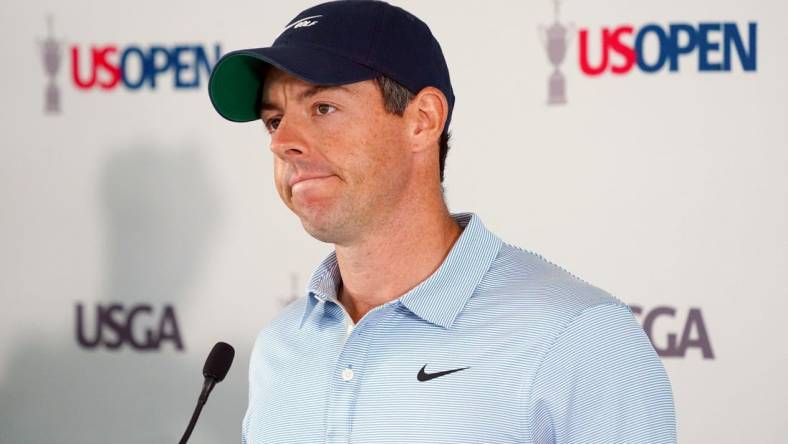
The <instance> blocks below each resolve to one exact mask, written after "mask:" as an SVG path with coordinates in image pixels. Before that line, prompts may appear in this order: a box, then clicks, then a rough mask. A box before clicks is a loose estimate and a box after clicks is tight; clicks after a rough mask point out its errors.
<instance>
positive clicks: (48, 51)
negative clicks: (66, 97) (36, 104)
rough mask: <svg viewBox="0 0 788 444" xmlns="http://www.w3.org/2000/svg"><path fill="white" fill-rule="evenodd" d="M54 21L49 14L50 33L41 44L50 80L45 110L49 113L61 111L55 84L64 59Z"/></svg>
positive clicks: (48, 27) (45, 99) (45, 94)
mask: <svg viewBox="0 0 788 444" xmlns="http://www.w3.org/2000/svg"><path fill="white" fill-rule="evenodd" d="M52 22H53V20H52V16H51V15H48V16H47V30H48V32H49V35H48V36H47V38H46V40H44V41H43V42H40V45H41V55H42V56H43V58H44V70H45V71H46V73H47V76H48V77H49V82H48V83H47V86H46V90H45V93H44V111H45V112H46V113H49V114H57V113H60V90H59V89H58V87H57V85H55V76H57V72H58V70H60V62H61V60H62V57H61V54H62V52H61V48H62V44H63V42H62V41H60V40H55V36H54V31H53V28H54V25H53V24H52Z"/></svg>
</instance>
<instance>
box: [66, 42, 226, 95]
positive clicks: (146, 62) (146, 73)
mask: <svg viewBox="0 0 788 444" xmlns="http://www.w3.org/2000/svg"><path fill="white" fill-rule="evenodd" d="M68 55H69V62H70V65H71V69H70V75H71V82H72V84H73V85H74V86H75V87H77V88H78V89H81V90H90V89H99V90H114V89H116V88H118V87H123V88H127V89H130V90H138V89H141V88H147V89H156V88H158V87H161V86H171V87H172V88H175V89H197V88H200V86H201V85H202V83H203V82H207V80H208V76H209V75H210V73H211V70H212V69H213V66H214V65H215V64H216V62H217V61H218V60H219V58H220V57H221V55H222V51H221V47H220V45H219V44H218V43H215V44H214V45H212V46H210V47H207V46H204V45H201V44H184V45H172V46H167V45H158V44H156V45H150V46H139V45H128V46H119V45H117V44H104V45H95V44H94V45H73V46H71V47H70V48H69V51H68ZM166 77H170V78H169V79H167V78H166ZM165 80H169V85H167V84H165Z"/></svg>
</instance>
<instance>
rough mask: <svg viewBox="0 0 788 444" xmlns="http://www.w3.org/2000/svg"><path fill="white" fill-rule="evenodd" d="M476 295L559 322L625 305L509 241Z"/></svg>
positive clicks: (605, 292) (524, 312) (525, 312)
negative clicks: (593, 310)
mask: <svg viewBox="0 0 788 444" xmlns="http://www.w3.org/2000/svg"><path fill="white" fill-rule="evenodd" d="M477 296H478V297H481V298H482V299H486V300H488V301H489V302H493V300H494V302H495V303H496V304H498V303H500V304H505V305H506V306H508V307H509V308H510V309H511V310H510V312H511V313H521V314H522V315H523V316H525V317H528V318H531V317H533V316H536V317H539V318H542V319H545V318H552V320H554V321H557V322H558V323H559V324H564V323H566V322H570V321H571V320H572V319H574V318H575V317H577V316H579V315H580V314H581V313H583V312H584V311H586V310H587V309H589V308H592V307H595V306H600V305H624V304H623V303H622V302H621V301H620V300H619V299H617V298H616V297H614V296H613V295H611V294H610V293H608V292H607V291H605V290H603V289H601V288H599V287H596V286H594V285H592V284H590V283H588V282H586V281H584V280H583V279H580V278H579V277H577V276H576V275H574V274H572V273H570V272H569V271H567V270H566V269H564V268H562V267H560V266H558V265H556V264H554V263H552V262H550V261H548V260H547V259H545V258H544V257H542V256H541V255H539V254H536V253H533V252H531V251H528V250H525V249H522V248H520V247H517V246H514V245H511V244H507V243H504V244H503V245H502V246H501V249H500V251H499V252H498V255H497V257H496V258H495V260H494V261H493V263H492V264H491V265H490V268H489V270H488V271H487V273H486V274H485V276H484V278H483V279H482V282H481V283H480V284H479V287H478V288H477Z"/></svg>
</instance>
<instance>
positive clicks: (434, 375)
mask: <svg viewBox="0 0 788 444" xmlns="http://www.w3.org/2000/svg"><path fill="white" fill-rule="evenodd" d="M426 368H427V364H424V367H422V368H421V370H419V374H418V375H416V379H418V380H419V381H421V382H424V381H429V380H430V379H435V378H440V377H441V376H446V375H448V374H451V373H454V372H458V371H460V370H467V369H469V368H470V367H462V368H455V369H454V370H444V371H442V372H435V373H427V372H425V371H424V369H426Z"/></svg>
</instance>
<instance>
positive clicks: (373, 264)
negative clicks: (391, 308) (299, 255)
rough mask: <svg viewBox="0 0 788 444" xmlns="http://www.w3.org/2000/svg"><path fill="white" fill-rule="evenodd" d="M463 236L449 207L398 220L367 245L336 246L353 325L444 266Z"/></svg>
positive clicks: (341, 291) (386, 225) (343, 296)
mask: <svg viewBox="0 0 788 444" xmlns="http://www.w3.org/2000/svg"><path fill="white" fill-rule="evenodd" d="M461 232H462V230H461V228H460V227H459V225H457V222H456V221H455V220H454V219H453V218H452V217H451V215H449V212H448V210H447V209H446V207H445V206H442V207H441V210H440V211H430V212H414V213H411V216H408V217H407V218H401V219H398V218H392V219H391V220H388V221H386V222H385V223H383V224H381V225H380V226H378V227H377V229H376V231H375V232H374V233H372V234H370V235H368V236H367V237H366V238H365V239H364V241H363V242H359V243H357V244H354V245H351V246H340V245H337V246H336V253H337V262H338V264H339V270H340V273H341V275H342V285H341V287H340V289H339V297H340V301H341V302H342V305H343V306H344V307H345V309H346V310H347V312H348V314H349V315H350V317H351V318H352V319H353V322H358V321H359V320H360V319H361V318H362V317H364V315H365V314H367V312H369V311H370V310H371V309H373V308H375V307H377V306H379V305H382V304H385V303H386V302H389V301H392V300H394V299H397V298H398V297H400V296H402V295H403V294H405V293H407V292H408V291H409V290H410V289H412V288H414V287H416V286H417V285H418V284H419V283H421V282H422V281H424V280H425V279H426V278H428V277H429V276H430V275H431V274H432V273H433V272H435V270H437V269H438V267H440V265H441V264H442V263H443V261H444V259H445V258H446V256H447V255H448V253H449V251H450V250H451V248H452V246H453V245H454V243H455V242H456V241H457V238H459V236H460V233H461Z"/></svg>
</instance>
